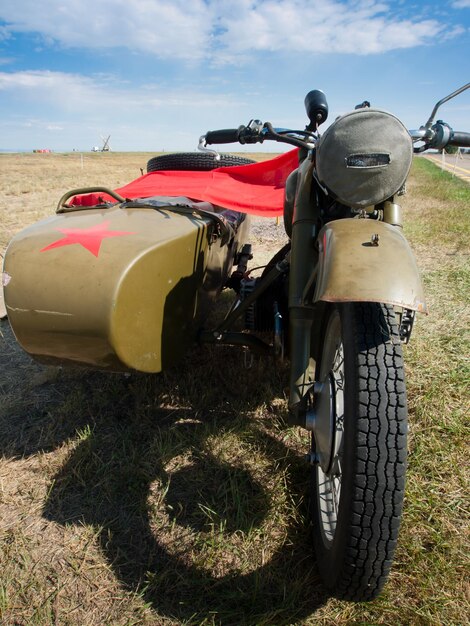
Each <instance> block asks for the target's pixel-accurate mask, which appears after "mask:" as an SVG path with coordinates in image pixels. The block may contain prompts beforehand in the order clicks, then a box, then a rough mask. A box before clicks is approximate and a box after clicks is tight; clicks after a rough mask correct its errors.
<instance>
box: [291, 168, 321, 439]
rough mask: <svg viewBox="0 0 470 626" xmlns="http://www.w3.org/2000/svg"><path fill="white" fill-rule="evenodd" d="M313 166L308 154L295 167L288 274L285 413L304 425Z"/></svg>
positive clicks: (309, 382) (309, 378)
mask: <svg viewBox="0 0 470 626" xmlns="http://www.w3.org/2000/svg"><path fill="white" fill-rule="evenodd" d="M313 167H314V164H313V162H312V161H311V160H310V159H308V158H307V159H305V160H304V161H303V163H302V164H301V166H300V167H299V177H298V183H297V194H296V200H295V205H294V214H293V221H292V237H291V242H292V247H291V258H290V275H289V320H290V322H289V324H290V325H289V343H290V379H289V413H290V417H291V421H292V422H293V423H295V424H298V425H300V426H304V427H305V424H306V416H307V411H308V408H309V407H308V397H309V395H310V394H309V392H310V390H311V388H312V386H313V383H314V381H313V375H312V371H311V357H312V326H313V323H314V313H315V309H314V306H313V305H312V304H311V299H310V298H308V297H307V296H308V292H309V291H310V288H311V287H312V284H311V283H312V277H314V276H315V268H316V266H317V261H318V249H317V247H316V235H317V223H318V215H317V210H316V209H317V202H316V200H315V193H314V189H313V188H312V187H313ZM309 302H310V303H309Z"/></svg>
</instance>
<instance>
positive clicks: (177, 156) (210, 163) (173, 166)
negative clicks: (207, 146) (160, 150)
mask: <svg viewBox="0 0 470 626" xmlns="http://www.w3.org/2000/svg"><path fill="white" fill-rule="evenodd" d="M250 163H256V161H253V159H246V158H245V157H241V156H235V155H232V154H221V155H220V159H219V160H218V161H216V159H215V155H214V154H210V153H205V152H175V153H174V154H163V155H161V156H156V157H153V158H152V159H150V160H149V162H148V163H147V172H158V171H161V170H190V171H193V172H196V171H199V172H207V171H209V170H214V169H215V168H217V167H232V166H234V165H249V164H250Z"/></svg>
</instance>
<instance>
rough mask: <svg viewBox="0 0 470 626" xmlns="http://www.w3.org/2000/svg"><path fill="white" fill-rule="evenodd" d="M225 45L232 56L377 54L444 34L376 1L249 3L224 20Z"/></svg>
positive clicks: (435, 24) (441, 27)
mask: <svg viewBox="0 0 470 626" xmlns="http://www.w3.org/2000/svg"><path fill="white" fill-rule="evenodd" d="M220 25H221V27H222V28H223V29H224V31H225V32H224V33H223V34H222V35H221V40H222V41H223V43H224V46H223V47H224V48H225V49H226V50H228V51H229V52H232V53H235V54H237V53H244V52H246V51H249V50H256V49H258V50H270V51H277V50H281V51H286V52H288V51H293V50H296V51H300V52H312V53H331V52H336V53H349V54H372V53H380V52H385V51H387V50H393V49H397V48H409V47H413V46H418V45H422V44H424V43H426V42H428V41H430V40H431V39H432V38H433V37H435V36H436V35H438V34H439V33H441V32H442V31H443V30H444V25H442V24H439V23H438V22H437V21H436V20H424V21H421V22H419V21H415V22H413V21H412V20H409V19H399V18H395V17H394V16H393V13H391V12H390V10H389V9H388V7H387V5H385V4H383V3H378V2H373V1H362V2H354V1H349V2H340V1H338V0H329V1H328V2H305V1H303V0H280V1H277V0H264V1H263V2H259V3H256V4H255V2H250V1H245V2H244V4H243V10H242V11H241V12H237V11H235V10H234V11H233V12H231V13H230V15H226V16H225V17H222V18H221V19H220Z"/></svg>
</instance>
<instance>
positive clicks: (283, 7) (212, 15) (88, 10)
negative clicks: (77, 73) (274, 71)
mask: <svg viewBox="0 0 470 626" xmlns="http://www.w3.org/2000/svg"><path fill="white" fill-rule="evenodd" d="M469 2H470V0H456V1H455V2H454V6H459V7H463V6H468V5H469ZM0 18H1V19H3V20H4V21H5V22H6V24H7V27H6V29H5V28H4V29H3V31H4V34H3V36H4V37H5V36H7V35H8V33H10V32H11V33H14V32H35V33H39V34H40V35H42V37H43V38H44V41H45V42H46V43H49V44H50V43H51V42H56V43H59V44H60V45H61V46H64V47H82V48H88V49H100V48H101V49H105V48H116V47H122V48H127V49H130V50H132V51H137V52H143V53H147V54H151V55H154V56H156V57H160V58H173V59H184V60H186V61H202V60H203V59H208V58H211V59H212V60H215V61H221V60H222V61H228V60H234V61H236V60H237V59H240V58H241V57H243V56H244V55H248V54H249V53H250V52H253V51H257V50H258V51H289V52H312V53H323V52H328V53H349V54H373V53H380V52H385V51H387V50H393V49H397V48H409V47H413V46H419V45H422V44H425V43H427V42H430V41H432V40H433V38H435V37H436V36H438V35H441V34H443V33H445V32H446V31H447V32H448V27H447V26H446V25H445V24H443V23H440V22H438V21H437V20H433V19H427V20H420V19H419V18H408V19H405V18H403V17H398V16H396V11H395V10H394V9H393V6H390V5H389V4H387V3H383V2H379V1H377V0H206V1H204V0H190V1H189V2H188V0H67V2H66V3H64V2H63V0H44V1H42V2H38V1H37V0H2V5H1V7H0ZM1 36H2V32H1V31H0V37H1ZM247 58H248V57H247Z"/></svg>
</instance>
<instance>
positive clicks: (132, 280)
mask: <svg viewBox="0 0 470 626" xmlns="http://www.w3.org/2000/svg"><path fill="white" fill-rule="evenodd" d="M245 218H246V216H244V215H242V214H238V213H234V212H233V211H229V212H227V211H223V210H219V209H217V208H216V207H213V206H212V205H208V203H194V202H192V201H190V200H188V199H179V200H177V201H172V203H171V204H170V201H168V203H167V202H166V201H165V199H157V201H155V202H154V204H153V205H152V202H151V201H149V200H146V201H145V202H142V205H141V206H140V205H139V203H138V202H133V203H131V204H130V206H125V205H113V206H111V207H108V208H104V207H97V208H91V209H81V210H73V211H71V212H68V213H61V214H58V215H56V216H54V217H51V218H48V219H46V220H43V221H41V222H38V223H37V224H35V225H33V226H30V227H28V228H26V229H25V230H23V231H22V232H20V233H19V234H18V235H16V236H15V237H14V239H13V240H12V241H11V242H10V244H9V246H8V248H7V251H6V255H5V260H4V268H3V284H4V297H5V305H6V310H7V314H8V319H9V322H10V324H11V327H12V329H13V332H14V334H15V336H16V338H17V340H18V342H19V343H20V345H21V346H22V347H23V348H24V350H26V352H28V353H29V354H31V355H32V356H33V357H35V358H36V359H38V360H40V361H42V362H47V363H52V364H64V363H70V364H81V365H85V366H89V367H94V368H104V369H107V370H111V371H121V370H139V371H142V372H160V371H162V370H164V369H166V368H167V367H170V366H171V365H173V364H175V363H177V362H178V361H179V360H180V359H181V358H182V357H183V356H184V354H185V351H186V350H187V348H188V347H189V345H190V344H191V343H192V342H193V341H194V340H195V338H196V335H197V331H198V329H199V327H200V321H201V319H202V318H203V317H204V315H205V313H206V311H207V307H208V305H209V304H210V301H211V300H212V299H213V298H214V297H215V296H216V295H217V294H218V292H220V290H221V289H222V287H223V285H224V284H225V282H226V279H227V276H228V274H229V272H230V269H231V266H232V263H233V259H234V256H235V254H236V253H237V251H238V250H239V249H240V248H241V247H242V245H243V243H245V240H246V237H247V233H248V228H249V222H248V219H245Z"/></svg>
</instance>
